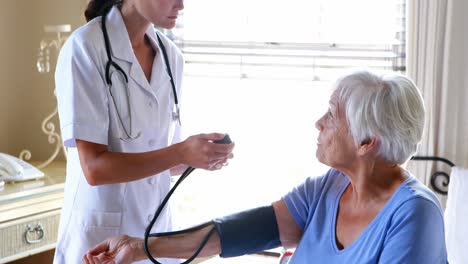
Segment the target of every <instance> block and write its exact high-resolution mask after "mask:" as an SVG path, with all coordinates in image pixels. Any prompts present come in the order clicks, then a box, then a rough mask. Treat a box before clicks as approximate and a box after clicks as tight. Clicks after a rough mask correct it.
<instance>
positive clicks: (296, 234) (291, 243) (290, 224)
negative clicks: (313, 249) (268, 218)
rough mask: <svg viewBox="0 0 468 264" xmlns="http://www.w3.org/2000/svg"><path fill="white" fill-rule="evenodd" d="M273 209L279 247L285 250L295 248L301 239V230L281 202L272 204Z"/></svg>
mask: <svg viewBox="0 0 468 264" xmlns="http://www.w3.org/2000/svg"><path fill="white" fill-rule="evenodd" d="M273 208H274V209H275V215H276V221H277V223H278V229H279V234H280V240H281V245H282V246H283V247H285V248H295V247H297V244H299V241H300V240H301V237H302V230H301V229H300V228H299V226H298V225H297V223H296V221H294V218H293V217H292V216H291V213H289V210H288V208H287V207H286V204H285V203H284V201H283V200H279V201H276V202H274V203H273Z"/></svg>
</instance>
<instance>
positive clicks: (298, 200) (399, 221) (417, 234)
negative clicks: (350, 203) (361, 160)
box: [283, 169, 447, 264]
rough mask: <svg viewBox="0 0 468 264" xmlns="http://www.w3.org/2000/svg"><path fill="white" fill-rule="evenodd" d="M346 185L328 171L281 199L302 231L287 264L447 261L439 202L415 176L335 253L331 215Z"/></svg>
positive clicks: (341, 177)
mask: <svg viewBox="0 0 468 264" xmlns="http://www.w3.org/2000/svg"><path fill="white" fill-rule="evenodd" d="M349 183H350V182H349V179H348V177H347V176H346V175H344V174H343V173H342V172H340V171H337V170H335V169H330V170H329V171H328V172H327V173H326V174H325V175H323V176H321V177H318V178H308V179H307V180H306V181H305V183H304V184H302V185H300V186H298V187H296V188H295V189H293V190H292V191H291V192H290V193H288V194H287V195H285V196H284V197H283V201H284V202H285V203H286V206H287V208H288V210H289V212H290V213H291V215H292V217H293V218H294V220H295V221H296V223H297V224H298V225H299V227H300V228H301V229H302V230H303V236H302V239H301V241H300V243H299V245H298V247H297V248H296V251H295V253H294V255H293V257H292V259H291V261H290V262H289V263H293V264H297V263H326V264H333V263H347V264H352V263H411V264H413V263H424V264H427V263H447V251H446V247H445V237H444V220H443V215H442V210H441V208H440V205H439V202H438V199H437V197H436V196H435V195H434V194H433V193H432V192H431V191H430V190H429V189H428V188H427V187H426V186H424V185H423V184H422V183H421V182H419V181H418V180H417V179H416V178H415V177H414V176H409V178H408V179H407V180H406V181H405V182H404V183H402V184H401V186H400V187H399V188H398V189H397V190H396V191H395V193H394V194H393V195H392V197H391V198H390V199H389V200H388V201H387V203H386V204H385V206H384V207H383V208H382V210H381V211H380V212H379V213H378V214H377V216H376V217H375V218H374V219H373V220H372V222H371V223H370V224H369V225H368V226H367V227H366V228H365V229H364V230H363V231H362V233H361V234H360V235H359V237H358V238H357V239H356V240H355V241H354V242H353V243H352V244H351V245H349V246H348V247H346V248H344V249H342V250H340V249H338V247H337V245H336V239H335V237H336V235H335V226H336V216H337V212H338V204H339V201H340V197H341V195H342V194H343V192H344V190H345V189H346V187H347V186H348V185H349Z"/></svg>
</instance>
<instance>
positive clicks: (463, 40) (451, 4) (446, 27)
mask: <svg viewBox="0 0 468 264" xmlns="http://www.w3.org/2000/svg"><path fill="white" fill-rule="evenodd" d="M466 11H468V1H466V0H408V14H407V19H408V31H407V32H408V34H407V40H408V41H407V43H408V49H407V51H408V53H407V58H408V62H407V67H408V68H407V73H408V75H409V77H411V78H412V79H413V80H414V81H415V83H416V85H417V86H418V87H419V88H420V89H421V91H422V94H423V97H424V100H425V105H426V112H427V118H426V125H425V133H424V135H423V141H422V144H421V147H420V149H419V151H418V153H417V155H421V156H439V157H443V158H446V159H449V160H451V161H452V162H454V163H455V164H456V165H457V166H459V167H468V33H467V32H468V31H467V30H468V20H467V18H466ZM437 163H438V164H433V163H432V162H427V161H412V162H410V164H409V169H410V170H411V171H412V172H413V173H414V174H415V175H416V176H417V177H418V178H419V179H421V180H422V181H423V182H425V183H426V184H429V180H430V175H431V173H432V172H434V171H435V170H445V171H450V169H448V168H447V166H446V165H444V164H440V163H439V162H437ZM442 200H445V199H442ZM443 202H444V201H443Z"/></svg>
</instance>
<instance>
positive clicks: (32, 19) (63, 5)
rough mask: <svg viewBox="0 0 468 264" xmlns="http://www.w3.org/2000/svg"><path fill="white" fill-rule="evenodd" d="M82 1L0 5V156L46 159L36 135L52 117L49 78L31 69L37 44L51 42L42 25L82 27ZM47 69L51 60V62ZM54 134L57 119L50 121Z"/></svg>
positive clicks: (48, 149)
mask: <svg viewBox="0 0 468 264" xmlns="http://www.w3.org/2000/svg"><path fill="white" fill-rule="evenodd" d="M86 2H87V1H86V0H1V1H0V5H1V8H0V35H1V41H0V61H1V62H0V101H1V102H0V151H1V152H6V153H9V154H12V155H15V156H18V155H19V153H20V151H21V150H23V149H29V150H31V152H32V154H33V157H32V160H44V159H46V158H48V157H49V156H50V154H51V153H52V151H53V149H54V148H53V146H52V145H50V144H49V143H48V139H47V136H46V135H45V134H44V133H42V130H41V122H42V120H43V119H44V118H45V117H46V116H47V115H48V114H49V113H51V112H52V111H53V109H54V108H55V105H56V99H55V97H54V95H53V90H54V79H53V72H50V73H47V74H40V73H38V71H37V69H36V60H37V54H38V49H39V43H40V40H41V39H42V38H49V39H50V38H53V36H54V35H53V34H51V33H45V32H44V31H43V26H44V25H49V24H71V26H72V30H74V29H76V28H77V27H79V26H80V25H81V24H83V23H84V17H83V15H82V13H83V10H84V8H85V6H86ZM52 59H53V65H54V64H55V57H52ZM55 124H56V129H57V130H58V129H59V127H58V119H57V118H55Z"/></svg>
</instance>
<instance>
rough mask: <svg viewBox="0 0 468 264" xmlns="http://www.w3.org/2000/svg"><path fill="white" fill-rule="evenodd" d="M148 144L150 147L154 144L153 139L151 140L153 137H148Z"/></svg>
mask: <svg viewBox="0 0 468 264" xmlns="http://www.w3.org/2000/svg"><path fill="white" fill-rule="evenodd" d="M148 145H149V146H150V147H152V146H153V145H154V140H153V139H150V140H149V141H148Z"/></svg>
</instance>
